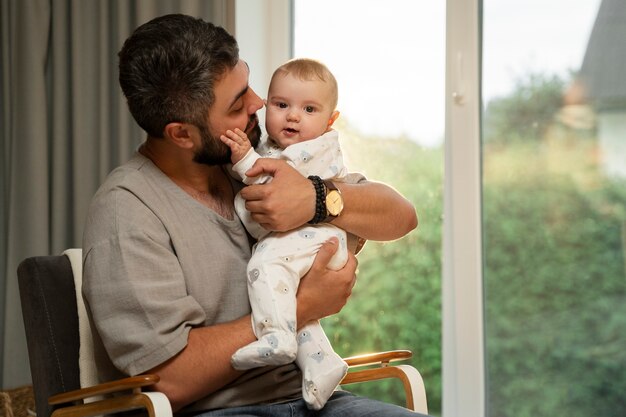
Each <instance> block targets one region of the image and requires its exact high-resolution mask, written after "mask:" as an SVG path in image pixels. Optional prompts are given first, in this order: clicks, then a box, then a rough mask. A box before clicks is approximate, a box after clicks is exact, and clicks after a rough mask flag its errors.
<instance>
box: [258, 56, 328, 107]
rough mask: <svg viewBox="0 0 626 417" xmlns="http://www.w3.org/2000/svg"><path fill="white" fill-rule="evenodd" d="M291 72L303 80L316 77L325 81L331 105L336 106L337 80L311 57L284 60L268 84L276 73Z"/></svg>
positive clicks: (285, 73) (324, 66)
mask: <svg viewBox="0 0 626 417" xmlns="http://www.w3.org/2000/svg"><path fill="white" fill-rule="evenodd" d="M278 74H281V75H287V74H291V75H293V76H294V77H296V78H298V79H300V80H303V81H312V80H315V79H318V80H320V81H323V82H325V83H327V84H328V85H329V86H330V91H331V107H332V109H333V110H334V109H335V108H336V107H337V101H338V100H339V88H338V86H337V80H336V79H335V76H334V75H333V73H332V72H330V70H329V69H328V67H326V65H324V64H322V63H321V62H319V61H317V60H315V59H311V58H294V59H291V60H289V61H287V62H285V63H284V64H283V65H281V66H280V67H278V68H276V71H274V75H272V80H271V81H270V86H271V84H272V82H274V78H276V75H278Z"/></svg>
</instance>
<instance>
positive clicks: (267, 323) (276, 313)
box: [231, 258, 298, 370]
mask: <svg viewBox="0 0 626 417" xmlns="http://www.w3.org/2000/svg"><path fill="white" fill-rule="evenodd" d="M297 281H298V279H297V277H293V276H291V273H290V271H289V270H288V269H287V268H285V267H284V266H283V265H281V264H279V263H276V262H272V263H266V264H261V263H258V262H256V259H254V258H253V260H251V261H250V263H249V265H248V292H249V297H250V305H251V306H252V327H253V330H254V333H255V335H256V336H257V338H258V340H257V341H255V342H253V343H250V344H249V345H246V346H244V347H242V348H240V349H239V350H237V352H235V354H234V355H233V356H232V358H231V364H232V366H233V368H235V369H239V370H245V369H251V368H256V367H259V366H266V365H284V364H287V363H290V362H292V361H293V360H294V359H295V357H296V350H297V344H296V339H295V336H296V335H295V333H296V308H295V307H296V301H295V297H296V291H297Z"/></svg>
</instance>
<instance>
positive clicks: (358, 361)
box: [343, 350, 413, 367]
mask: <svg viewBox="0 0 626 417" xmlns="http://www.w3.org/2000/svg"><path fill="white" fill-rule="evenodd" d="M412 356H413V353H412V352H411V351H410V350H391V351H388V352H376V353H366V354H365V355H358V356H350V357H348V358H344V359H343V360H344V361H345V362H346V363H347V364H348V366H349V367H355V366H367V365H378V364H380V365H381V366H386V365H388V364H389V363H390V362H394V361H402V360H406V359H410V358H411V357H412Z"/></svg>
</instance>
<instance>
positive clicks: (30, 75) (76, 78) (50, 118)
mask: <svg viewBox="0 0 626 417" xmlns="http://www.w3.org/2000/svg"><path fill="white" fill-rule="evenodd" d="M0 1H1V3H0V4H1V5H0V34H1V44H0V48H1V50H0V59H1V61H2V62H1V63H2V75H1V78H2V83H1V84H0V100H1V101H0V105H1V109H0V110H1V117H2V118H1V119H0V135H1V141H2V143H1V147H0V164H1V168H0V198H1V204H0V218H1V222H0V371H1V373H0V375H1V376H2V388H13V387H17V386H20V385H24V384H28V383H30V368H29V366H28V354H27V350H26V342H25V336H24V328H23V324H22V317H21V307H20V302H19V295H18V289H17V279H16V278H17V277H16V269H17V265H18V264H19V262H20V261H21V260H22V259H24V258H26V257H30V256H36V255H48V254H60V253H61V252H62V251H63V250H64V249H66V248H69V247H80V245H81V240H82V228H83V222H84V218H85V215H86V210H87V207H88V204H89V201H90V198H91V196H92V195H93V194H94V192H95V191H96V189H97V187H98V185H99V184H100V183H101V182H102V180H103V179H104V177H105V176H106V175H107V174H108V172H109V171H110V170H111V169H112V168H114V167H115V166H117V165H119V164H120V163H121V162H123V161H125V160H127V159H128V158H129V157H130V155H131V154H132V152H133V151H134V150H135V149H136V147H137V145H138V144H139V143H140V142H141V141H142V139H143V133H142V132H141V130H140V129H139V128H138V127H137V126H136V125H135V123H134V121H133V120H132V118H131V117H130V115H129V114H128V111H127V108H126V104H125V102H124V100H123V98H122V96H121V93H120V89H119V86H118V82H117V51H118V50H119V49H120V47H121V45H122V43H123V41H124V39H126V37H127V36H128V35H129V34H130V33H131V31H132V29H134V28H135V27H137V26H138V25H139V24H141V23H144V22H146V21H148V20H150V19H151V18H153V17H155V16H159V15H162V14H166V13H185V14H190V15H193V16H198V17H202V18H204V19H206V20H210V21H213V22H215V23H216V24H220V25H224V26H228V24H227V22H228V21H232V19H233V18H232V16H231V15H232V10H233V6H232V4H233V2H232V0H185V1H174V0H135V1H131V0H107V1H104V0H101V1H97V0H92V1H86V0H0ZM230 29H231V30H232V29H234V28H232V27H231V28H230Z"/></svg>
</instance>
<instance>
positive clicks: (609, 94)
mask: <svg viewBox="0 0 626 417" xmlns="http://www.w3.org/2000/svg"><path fill="white" fill-rule="evenodd" d="M624 39H626V2H624V1H623V0H577V1H571V0H548V1H546V0H483V50H482V57H483V67H482V68H483V74H482V96H483V116H482V126H483V131H482V148H483V152H482V158H483V161H482V163H483V230H484V235H483V244H484V262H485V264H484V286H485V300H486V301H485V332H486V342H485V343H486V345H485V346H486V364H487V365H486V366H487V409H488V415H489V416H498V417H502V416H515V417H530V416H591V415H594V416H623V415H626V401H625V400H624V398H626V396H625V395H624V393H625V392H626V373H625V372H624V370H626V349H625V346H626V273H625V258H626V256H625V254H626V249H625V247H626V78H625V77H624V74H625V73H626V48H624V42H623V41H622V40H624Z"/></svg>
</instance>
